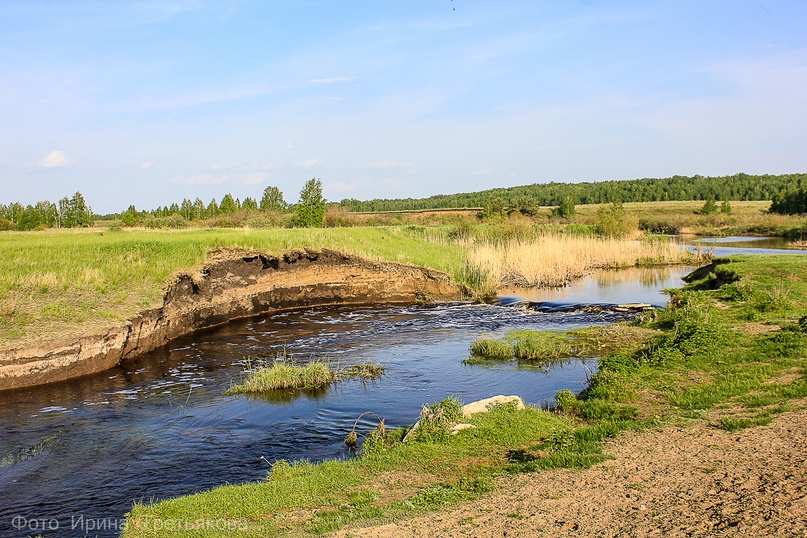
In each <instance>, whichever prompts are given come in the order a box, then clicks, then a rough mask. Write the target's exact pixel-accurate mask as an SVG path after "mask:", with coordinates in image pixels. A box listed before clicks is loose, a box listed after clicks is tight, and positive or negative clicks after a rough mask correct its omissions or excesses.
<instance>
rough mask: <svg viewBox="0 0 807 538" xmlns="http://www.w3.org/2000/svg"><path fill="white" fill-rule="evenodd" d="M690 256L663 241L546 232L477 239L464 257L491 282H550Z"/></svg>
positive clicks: (559, 283) (529, 284)
mask: <svg viewBox="0 0 807 538" xmlns="http://www.w3.org/2000/svg"><path fill="white" fill-rule="evenodd" d="M692 257H693V254H691V253H689V252H687V251H685V250H683V249H681V248H680V247H678V246H676V245H674V244H673V243H671V242H667V241H658V240H655V241H652V240H651V241H636V240H628V239H616V238H595V237H580V236H565V235H546V236H542V237H538V238H536V239H533V240H517V241H511V242H509V243H504V244H481V245H477V246H476V247H474V249H473V250H472V251H471V252H470V254H469V263H470V265H471V267H472V268H475V269H476V270H477V271H479V272H480V273H483V274H485V275H487V279H488V280H489V281H490V282H491V283H492V285H493V286H495V287H501V286H521V287H536V286H537V287H556V286H563V285H565V284H568V283H569V282H570V281H572V280H574V279H576V278H580V277H582V276H584V275H586V274H588V273H590V272H591V271H592V270H594V269H603V268H618V267H631V266H636V265H666V264H670V263H684V262H686V261H689V260H691V259H692Z"/></svg>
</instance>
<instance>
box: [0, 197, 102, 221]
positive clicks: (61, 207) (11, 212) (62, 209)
mask: <svg viewBox="0 0 807 538" xmlns="http://www.w3.org/2000/svg"><path fill="white" fill-rule="evenodd" d="M93 218H94V216H93V212H92V208H91V207H90V206H88V205H87V202H86V200H84V196H82V194H81V193H80V192H76V194H74V195H73V196H72V197H71V198H67V197H66V196H65V197H64V198H62V199H61V200H59V202H58V204H54V203H53V202H49V201H48V200H44V201H42V202H37V203H36V205H27V206H23V205H22V204H21V203H19V202H14V203H11V204H8V205H5V204H0V230H36V229H42V228H79V227H87V226H92V223H93Z"/></svg>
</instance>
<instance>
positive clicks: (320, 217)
mask: <svg viewBox="0 0 807 538" xmlns="http://www.w3.org/2000/svg"><path fill="white" fill-rule="evenodd" d="M296 213H297V219H296V221H295V224H296V225H297V226H300V227H302V228H322V227H323V226H324V225H325V198H323V197H322V181H320V180H319V179H317V178H313V179H310V180H309V181H308V182H306V184H305V186H304V187H303V190H302V191H300V201H299V202H297V206H296Z"/></svg>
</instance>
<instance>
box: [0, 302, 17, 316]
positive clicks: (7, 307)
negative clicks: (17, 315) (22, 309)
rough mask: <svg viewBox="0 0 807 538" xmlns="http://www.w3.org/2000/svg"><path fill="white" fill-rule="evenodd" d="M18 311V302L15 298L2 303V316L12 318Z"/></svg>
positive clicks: (0, 312) (0, 314) (0, 303)
mask: <svg viewBox="0 0 807 538" xmlns="http://www.w3.org/2000/svg"><path fill="white" fill-rule="evenodd" d="M16 311H17V300H16V299H14V298H11V299H6V300H4V301H2V302H0V316H6V317H11V316H13V315H14V312H16Z"/></svg>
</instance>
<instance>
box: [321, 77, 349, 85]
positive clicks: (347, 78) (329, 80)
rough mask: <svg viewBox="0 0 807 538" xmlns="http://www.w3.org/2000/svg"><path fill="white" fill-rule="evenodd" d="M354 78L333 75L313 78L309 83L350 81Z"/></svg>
mask: <svg viewBox="0 0 807 538" xmlns="http://www.w3.org/2000/svg"><path fill="white" fill-rule="evenodd" d="M351 80H356V77H333V78H315V79H314V80H312V81H311V84H339V83H341V82H350V81H351Z"/></svg>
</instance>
